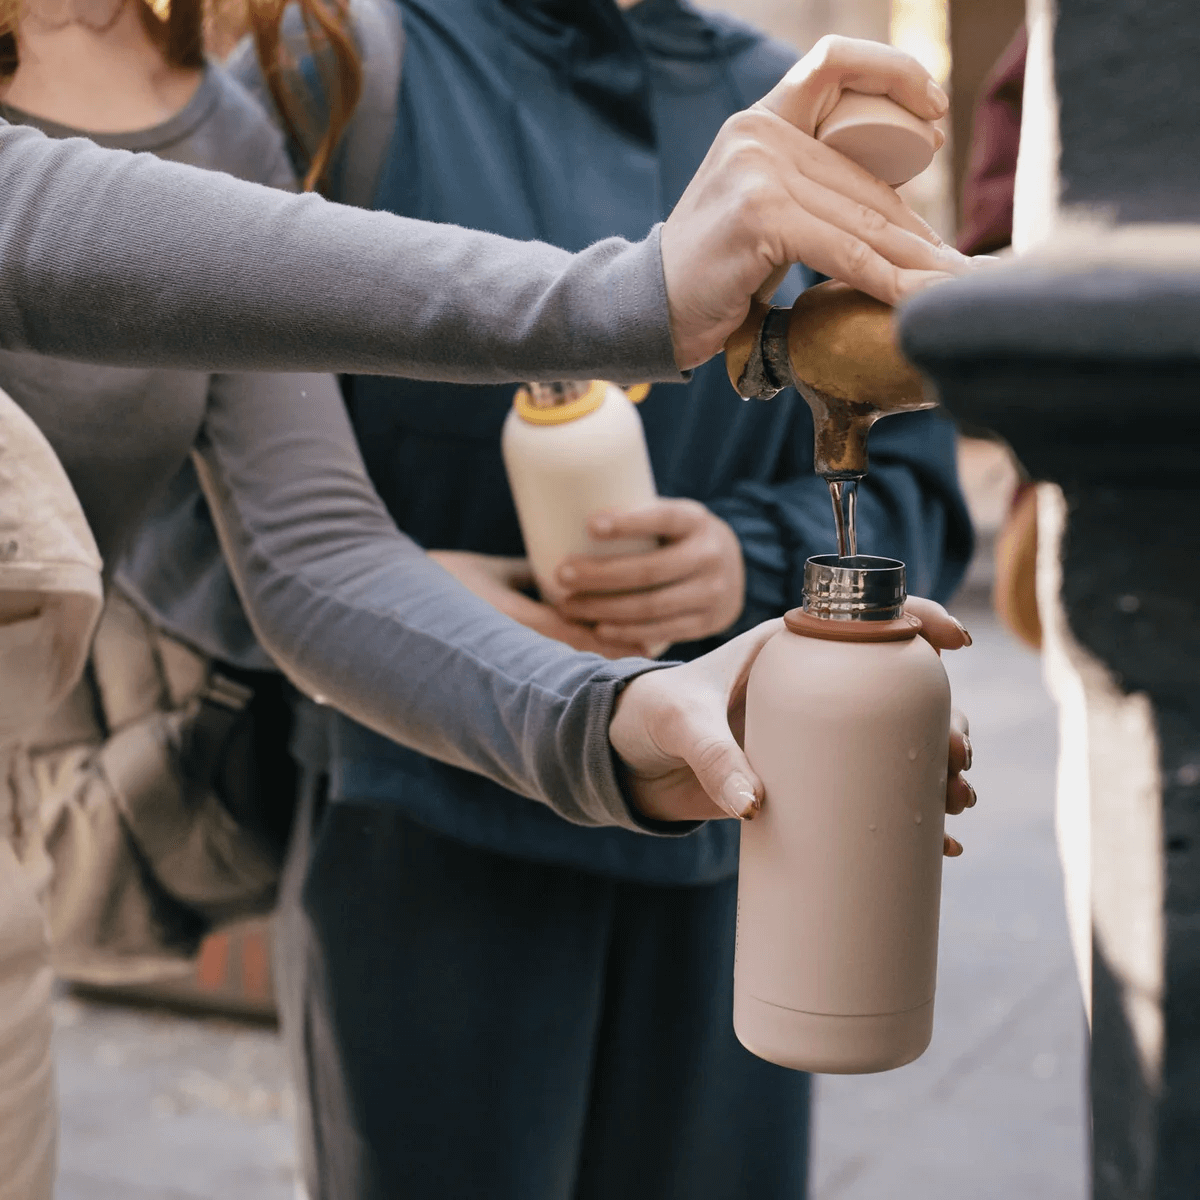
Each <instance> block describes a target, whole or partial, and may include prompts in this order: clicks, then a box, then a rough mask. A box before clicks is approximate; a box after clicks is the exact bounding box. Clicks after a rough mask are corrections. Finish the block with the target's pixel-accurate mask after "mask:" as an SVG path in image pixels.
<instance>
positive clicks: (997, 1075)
mask: <svg viewBox="0 0 1200 1200" xmlns="http://www.w3.org/2000/svg"><path fill="white" fill-rule="evenodd" d="M958 612H959V615H960V616H961V617H962V619H963V620H964V621H965V622H966V623H967V624H968V626H969V627H970V629H971V632H972V633H973V635H974V637H975V645H974V646H973V647H972V649H970V650H968V651H965V652H960V653H959V654H957V655H948V656H947V663H946V665H947V669H948V671H949V673H950V676H951V682H952V684H953V685H954V689H955V694H956V703H957V704H958V705H959V707H960V708H962V709H963V710H964V711H965V712H967V713H968V715H969V716H970V719H971V740H972V743H973V745H974V747H975V766H974V768H973V769H972V772H971V775H972V780H973V782H974V784H975V787H976V790H977V791H978V792H979V804H978V805H977V807H976V808H975V809H974V810H973V811H971V812H969V813H966V814H964V815H963V816H962V817H959V818H957V819H955V820H954V821H953V822H952V827H953V830H954V833H955V836H957V837H959V838H960V840H961V841H962V842H963V843H964V844H965V846H966V852H965V853H964V854H963V856H962V857H961V858H960V859H958V860H957V861H955V862H948V863H947V864H946V873H945V886H944V893H943V896H944V898H943V906H942V914H943V915H942V936H941V958H940V967H939V985H938V999H937V1015H936V1021H935V1029H934V1037H933V1044H932V1045H931V1046H930V1048H929V1050H928V1051H927V1052H926V1053H925V1055H924V1056H923V1057H922V1058H920V1059H919V1060H918V1061H917V1062H915V1063H913V1064H911V1065H910V1066H907V1067H902V1068H901V1069H900V1070H898V1071H892V1072H889V1073H887V1074H885V1075H877V1076H872V1077H860V1078H854V1077H844V1078H837V1077H832V1076H827V1077H825V1078H823V1079H822V1080H820V1082H819V1084H818V1090H817V1097H818V1102H817V1109H816V1112H817V1128H816V1143H817V1161H816V1168H815V1171H814V1175H813V1184H814V1187H813V1200H1012V1198H1014V1197H1020V1200H1083V1196H1084V1194H1085V1175H1084V1156H1085V1136H1084V1106H1083V1054H1084V1050H1083V1017H1082V1011H1081V1007H1080V1000H1079V991H1078V984H1077V983H1076V979H1075V975H1074V970H1073V966H1072V962H1071V956H1070V950H1069V947H1068V943H1067V932H1066V923H1065V918H1064V915H1063V907H1062V899H1061V894H1060V891H1059V875H1058V862H1057V858H1056V855H1055V849H1054V831H1053V820H1052V799H1053V780H1054V752H1055V739H1054V720H1053V709H1052V707H1051V705H1050V702H1049V700H1048V699H1047V697H1046V696H1045V694H1044V692H1043V691H1042V688H1041V681H1040V676H1039V668H1038V661H1037V657H1036V656H1035V655H1033V654H1032V653H1030V652H1028V651H1025V650H1023V649H1021V648H1020V647H1019V646H1018V645H1017V644H1016V643H1014V642H1013V641H1011V640H1010V639H1009V638H1008V637H1007V635H1005V634H1004V633H1003V632H1002V631H1001V630H1000V629H999V628H997V626H996V625H995V623H994V622H993V621H992V620H991V619H990V617H989V616H988V614H987V612H986V610H985V609H981V608H979V607H974V606H971V607H967V606H961V607H959V609H958Z"/></svg>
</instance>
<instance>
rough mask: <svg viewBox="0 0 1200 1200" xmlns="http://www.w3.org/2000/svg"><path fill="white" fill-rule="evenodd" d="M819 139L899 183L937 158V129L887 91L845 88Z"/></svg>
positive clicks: (819, 128)
mask: <svg viewBox="0 0 1200 1200" xmlns="http://www.w3.org/2000/svg"><path fill="white" fill-rule="evenodd" d="M817 141H819V142H823V143H824V144H825V145H826V146H830V147H832V148H833V149H834V150H837V151H839V152H840V153H842V154H844V155H845V156H846V157H847V158H850V159H853V160H854V161H855V162H856V163H858V165H859V166H860V167H863V168H864V169H865V170H868V171H870V172H871V174H872V175H875V176H877V177H878V178H880V179H882V180H883V181H884V182H885V183H890V184H891V185H892V187H899V185H900V184H902V183H907V182H908V181H909V180H910V179H912V178H913V177H914V176H916V175H920V173H921V172H922V171H923V170H925V168H926V167H927V166H929V164H930V163H931V162H932V161H933V156H934V153H935V152H936V150H937V130H936V129H935V128H934V126H933V123H932V122H930V121H926V120H923V119H922V118H921V117H918V116H916V115H915V114H913V113H910V112H909V111H908V109H907V108H904V107H902V106H901V105H899V104H897V103H896V102H895V100H890V99H889V98H888V97H887V96H868V95H866V94H864V93H862V92H843V93H842V98H841V99H840V100H839V101H838V102H837V104H836V105H834V109H833V112H831V113H830V114H829V116H827V117H826V118H825V120H824V121H822V122H821V124H820V125H818V126H817Z"/></svg>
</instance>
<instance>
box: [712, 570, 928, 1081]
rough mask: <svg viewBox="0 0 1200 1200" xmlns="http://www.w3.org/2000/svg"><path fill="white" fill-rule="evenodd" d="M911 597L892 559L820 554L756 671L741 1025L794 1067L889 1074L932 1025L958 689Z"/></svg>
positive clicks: (919, 1046) (763, 1052)
mask: <svg viewBox="0 0 1200 1200" xmlns="http://www.w3.org/2000/svg"><path fill="white" fill-rule="evenodd" d="M905 598H906V597H905V578H904V564H903V563H900V562H897V561H895V560H894V559H888V558H872V557H868V556H859V557H854V558H841V559H839V558H838V557H837V556H836V555H823V556H820V557H818V558H812V559H810V560H809V561H808V563H807V564H806V566H805V572H804V606H803V608H801V609H795V610H793V611H792V612H790V613H788V615H787V617H786V618H785V622H786V628H785V629H784V630H781V631H780V632H779V633H778V634H776V635H775V637H774V638H772V639H771V641H769V642H768V643H767V645H766V646H764V647H763V650H762V653H761V654H760V655H759V657H758V659H757V660H756V661H755V664H754V668H753V670H752V672H751V674H750V680H749V684H748V690H747V696H746V754H747V756H748V757H749V759H750V762H751V764H752V765H753V767H754V769H755V770H756V771H757V772H758V773H759V775H760V776H761V777H762V780H763V783H764V784H765V786H766V799H765V803H764V805H763V808H762V811H761V812H760V813H759V814H758V816H756V817H755V819H754V820H753V821H750V822H748V823H747V824H745V825H743V827H742V830H741V863H740V867H739V872H740V873H739V879H738V937H737V960H736V967H735V972H734V1017H733V1020H734V1030H735V1032H736V1033H737V1036H738V1040H739V1041H741V1043H742V1044H743V1045H744V1046H745V1047H746V1048H747V1049H748V1050H751V1051H753V1053H755V1054H757V1055H759V1056H760V1057H761V1058H765V1059H768V1060H770V1061H771V1062H775V1063H779V1064H780V1065H782V1066H785V1067H792V1068H795V1069H798V1070H805V1071H818V1072H827V1073H832V1074H854V1073H861V1072H868V1071H886V1070H890V1069H891V1068H892V1067H899V1066H902V1065H903V1064H904V1063H907V1062H911V1061H912V1060H913V1059H914V1058H917V1057H918V1056H919V1055H920V1054H921V1053H922V1052H923V1051H924V1050H925V1047H926V1046H928V1044H929V1039H930V1036H931V1035H932V1031H933V993H934V984H935V978H936V973H937V938H938V913H939V907H940V898H941V881H942V833H943V826H944V822H945V805H946V775H947V765H946V757H947V753H948V748H949V739H950V686H949V683H948V682H947V680H946V673H945V671H944V670H943V669H942V663H941V659H940V658H939V657H938V655H937V653H936V652H935V651H934V649H933V648H932V647H931V646H930V645H929V643H928V642H926V641H925V640H924V639H923V638H921V637H920V636H918V635H919V632H920V627H921V626H920V622H919V621H917V620H916V618H914V617H908V616H906V615H905V614H904V612H903V606H904V601H905Z"/></svg>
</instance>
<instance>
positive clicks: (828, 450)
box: [725, 282, 937, 481]
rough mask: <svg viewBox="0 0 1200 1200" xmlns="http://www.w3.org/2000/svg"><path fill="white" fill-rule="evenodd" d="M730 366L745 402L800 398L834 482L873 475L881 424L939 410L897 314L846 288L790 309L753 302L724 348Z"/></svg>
mask: <svg viewBox="0 0 1200 1200" xmlns="http://www.w3.org/2000/svg"><path fill="white" fill-rule="evenodd" d="M725 365H726V367H727V368H728V370H729V379H730V382H732V384H733V386H734V387H735V388H736V389H737V392H738V394H739V395H740V396H743V397H745V398H746V399H747V400H750V399H760V400H769V399H770V398H771V397H772V396H774V395H775V393H776V392H778V391H780V390H782V389H783V388H785V387H789V386H791V387H795V388H796V389H797V390H798V391H799V392H800V394H801V395H802V396H803V397H804V399H805V400H806V401H807V402H808V406H809V408H810V409H812V414H813V426H814V430H815V442H816V445H815V451H816V452H815V455H814V464H813V465H814V467H815V469H816V472H817V474H818V475H823V476H824V477H825V478H826V479H828V480H831V481H833V480H851V479H861V478H862V476H864V475H865V474H866V473H867V433H868V432H869V430H870V428H871V426H872V425H874V424H875V422H876V421H877V420H879V418H880V417H886V416H888V415H889V414H890V413H897V412H916V411H917V410H919V409H923V408H933V407H935V406H936V404H937V401H936V400H935V399H934V398H933V396H932V395H930V394H929V393H928V392H927V391H926V389H925V385H924V383H923V382H922V380H921V376H920V375H918V374H917V372H916V371H915V370H914V369H913V368H912V367H911V366H910V365H909V363H908V361H907V360H906V359H905V358H904V356H903V355H902V354H901V353H900V350H899V347H898V346H897V345H896V339H895V335H894V332H893V326H892V309H891V307H890V306H889V305H887V304H884V303H882V302H881V301H879V300H876V299H874V298H873V297H871V296H868V295H867V294H866V293H865V292H860V291H856V290H855V289H854V288H851V287H848V286H847V285H846V284H844V283H837V282H829V283H822V284H818V285H817V286H816V287H812V288H809V289H808V290H807V291H806V292H804V293H802V294H801V296H800V298H799V299H798V300H797V301H796V303H795V304H793V305H792V307H791V308H790V309H786V308H769V307H768V306H767V305H766V304H763V303H761V302H760V301H758V300H755V301H753V302H752V304H751V309H750V314H749V316H747V318H746V320H745V322H743V324H742V326H741V328H740V329H738V330H737V331H736V332H735V333H733V334H732V335H731V336H730V338H729V340H728V341H727V342H726V343H725Z"/></svg>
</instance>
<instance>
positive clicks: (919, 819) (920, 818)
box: [913, 813, 924, 825]
mask: <svg viewBox="0 0 1200 1200" xmlns="http://www.w3.org/2000/svg"><path fill="white" fill-rule="evenodd" d="M913 820H914V821H915V822H916V823H917V824H918V825H920V823H921V822H922V820H924V818H923V817H922V816H921V814H920V813H917V815H916V816H915V817H913Z"/></svg>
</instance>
